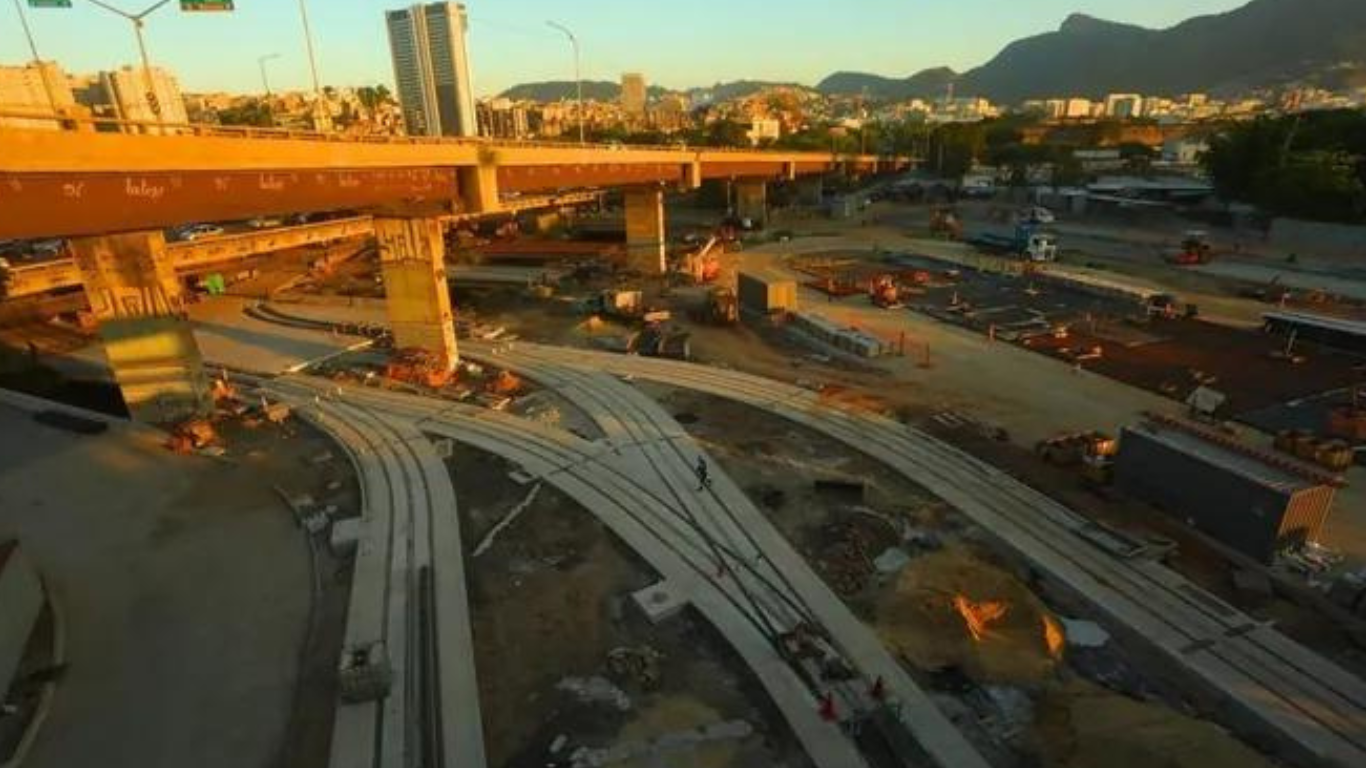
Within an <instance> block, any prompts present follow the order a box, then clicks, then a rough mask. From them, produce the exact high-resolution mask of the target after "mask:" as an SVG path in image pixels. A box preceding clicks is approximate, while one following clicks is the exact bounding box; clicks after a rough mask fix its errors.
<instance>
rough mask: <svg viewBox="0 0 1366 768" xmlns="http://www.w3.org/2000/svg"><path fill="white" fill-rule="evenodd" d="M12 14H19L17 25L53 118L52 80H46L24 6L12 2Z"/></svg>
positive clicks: (56, 112)
mask: <svg viewBox="0 0 1366 768" xmlns="http://www.w3.org/2000/svg"><path fill="white" fill-rule="evenodd" d="M14 12H15V13H17V14H19V24H20V25H21V26H22V27H23V28H24V37H26V38H28V49H29V51H31V52H32V53H33V65H34V66H36V67H37V68H38V76H39V77H41V78H42V79H43V91H44V92H46V93H47V104H48V106H49V107H51V108H52V114H53V116H54V117H55V116H59V112H58V111H57V96H56V94H55V93H54V92H53V90H52V80H51V79H49V78H48V76H47V67H44V66H43V59H42V57H41V56H39V55H38V44H37V43H35V42H33V30H31V29H29V27H28V16H27V15H26V14H25V13H24V4H23V3H22V2H21V0H14Z"/></svg>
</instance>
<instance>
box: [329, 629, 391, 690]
mask: <svg viewBox="0 0 1366 768" xmlns="http://www.w3.org/2000/svg"><path fill="white" fill-rule="evenodd" d="M393 681H394V671H393V668H392V667H391V666H390V664H389V656H388V653H387V652H386V651H385V648H384V643H380V642H377V643H372V644H369V645H362V646H357V647H353V648H349V649H347V650H346V651H345V652H344V653H342V660H341V666H340V669H339V670H338V673H337V686H338V688H339V690H340V695H341V700H342V701H344V702H347V703H351V704H358V703H361V702H366V701H375V700H376V699H381V698H384V697H385V696H387V695H388V694H389V689H390V688H391V687H392V686H393Z"/></svg>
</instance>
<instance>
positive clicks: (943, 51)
mask: <svg viewBox="0 0 1366 768" xmlns="http://www.w3.org/2000/svg"><path fill="white" fill-rule="evenodd" d="M1243 4H1244V0H1159V1H1158V2H1151V3H1146V4H1144V6H1143V7H1142V8H1134V7H1132V4H1129V3H1121V2H1119V0H1040V2H1035V3H1031V4H1030V5H1031V7H1030V8H1029V9H1005V10H1002V9H1000V8H999V7H993V6H994V4H993V3H990V2H988V1H987V0H964V1H963V2H960V3H956V4H954V6H953V7H919V8H917V7H910V6H909V5H908V4H906V3H900V2H895V1H894V0H864V1H863V2H859V3H857V4H856V5H854V6H853V7H850V6H841V7H840V8H837V9H836V8H832V7H829V6H826V5H818V4H816V3H806V2H802V3H791V4H788V5H787V6H785V7H784V9H783V14H784V15H783V23H782V24H775V23H772V21H773V19H772V8H771V6H769V5H767V4H763V3H759V2H743V3H738V4H737V3H722V2H719V1H715V0H702V2H700V3H698V4H695V5H694V6H692V7H691V8H690V9H689V12H688V14H687V15H686V16H681V17H680V18H678V19H676V20H671V21H670V23H669V24H667V25H662V24H659V22H658V13H657V10H656V9H652V8H649V7H640V6H639V4H635V3H626V2H619V1H617V0H610V1H609V2H604V3H599V4H596V5H595V6H594V7H583V6H574V7H568V8H566V7H562V4H557V3H554V2H551V1H550V0H513V1H511V2H502V3H496V4H495V3H492V2H488V1H487V0H482V1H476V2H469V3H466V5H467V6H468V8H469V16H470V42H469V47H470V57H471V60H472V64H471V68H472V71H473V81H474V92H475V94H476V95H477V96H480V97H483V96H491V95H495V94H497V93H499V92H501V91H503V90H505V89H506V88H508V87H511V86H512V85H515V84H518V83H521V82H529V81H538V80H554V79H559V80H568V79H571V78H572V76H573V75H572V60H571V56H570V52H569V50H568V46H567V44H566V43H565V41H564V39H563V37H562V35H560V34H559V33H557V32H555V31H554V30H552V29H550V28H549V27H547V26H546V25H545V24H544V22H545V20H547V19H555V20H557V21H560V22H563V23H564V24H566V25H568V26H570V27H571V28H573V29H574V31H575V33H576V34H577V35H578V36H579V38H580V40H581V41H582V43H583V77H584V79H586V80H610V81H617V80H619V78H620V76H621V74H622V73H624V72H643V73H644V74H645V75H646V77H647V79H648V80H649V81H650V82H651V83H654V84H659V85H662V86H664V87H666V88H687V87H694V86H705V85H709V84H711V83H713V82H718V81H724V80H734V79H749V78H753V79H766V80H780V81H793V82H799V83H805V84H814V83H815V82H816V81H818V80H819V79H820V78H822V77H824V76H825V75H827V74H830V73H831V72H833V71H836V70H860V71H868V72H874V73H878V74H882V75H887V76H905V75H909V74H911V73H913V72H915V71H918V70H920V69H923V68H925V67H931V66H940V65H944V66H951V67H954V68H956V69H960V70H961V69H967V68H970V67H972V66H976V65H978V64H981V63H984V62H985V61H987V60H988V59H990V58H991V57H992V56H994V55H995V53H996V52H997V51H998V50H999V49H1000V48H1001V47H1002V46H1004V45H1006V44H1008V43H1009V42H1010V41H1012V40H1014V39H1017V38H1019V37H1024V36H1028V35H1032V34H1038V33H1041V32H1045V31H1049V30H1052V29H1055V28H1056V27H1057V25H1058V24H1059V23H1061V21H1062V20H1063V19H1064V18H1065V17H1066V16H1067V14H1069V13H1072V12H1083V13H1089V14H1093V15H1096V16H1101V17H1104V18H1108V19H1111V20H1116V21H1124V22H1130V23H1136V24H1142V25H1145V26H1154V27H1166V26H1171V25H1172V24H1175V23H1179V22H1180V21H1182V20H1184V19H1186V18H1188V17H1190V16H1195V15H1200V14H1204V13H1218V12H1224V11H1228V10H1231V9H1233V8H1236V7H1238V6H1240V5H1243ZM75 5H76V7H75V8H72V9H69V10H46V11H45V10H29V11H28V12H27V13H28V18H29V23H30V25H31V26H32V28H33V31H34V36H35V38H36V40H37V44H38V46H39V51H40V53H41V55H42V57H43V58H44V59H48V60H56V61H58V62H59V63H61V64H62V66H63V67H64V68H65V69H67V70H68V71H71V72H86V71H98V70H101V69H114V68H117V67H119V66H122V65H125V64H131V63H134V62H135V61H136V58H137V50H136V46H135V43H134V39H133V35H132V34H131V30H130V29H129V28H128V25H127V23H126V22H124V21H122V20H120V19H118V18H116V17H114V16H113V15H112V14H110V13H108V12H106V11H102V10H100V9H98V8H95V7H93V6H92V5H90V4H89V3H84V2H81V1H80V0H77V2H76V4H75ZM403 7H406V4H404V3H401V2H393V1H392V0H359V1H358V2H355V3H348V4H322V3H317V2H314V3H313V4H312V5H310V7H309V13H310V21H311V23H312V27H313V32H314V40H315V44H316V47H317V50H318V64H319V69H320V76H321V78H322V81H323V82H324V83H325V84H330V85H336V86H348V85H363V84H374V83H385V84H388V85H390V86H391V87H392V86H393V85H394V83H393V68H392V66H391V64H390V57H389V48H388V43H387V39H386V31H385V23H384V11H387V10H394V9H398V8H403ZM128 8H129V9H132V6H128ZM13 13H14V11H13V9H12V8H8V9H6V11H0V14H7V15H8V16H10V17H12V16H13ZM859 19H863V20H865V21H867V23H866V24H864V25H862V26H861V27H859V32H860V34H859V35H844V36H840V38H839V40H838V41H837V44H833V45H832V46H831V47H830V50H829V51H828V52H826V53H825V54H823V55H812V50H811V45H810V43H809V40H810V39H811V38H812V37H813V36H814V38H815V39H818V40H819V39H823V38H824V37H825V36H828V35H829V33H830V30H832V29H838V28H840V25H842V24H851V23H857V22H858V20H859ZM987 19H990V21H991V24H990V25H989V26H988V25H985V24H983V23H982V22H983V21H985V20H987ZM13 21H14V22H15V23H6V24H0V63H4V64H20V63H23V62H25V61H27V60H28V59H29V58H30V56H29V53H28V49H27V44H26V43H25V42H24V40H23V35H22V32H21V30H20V27H19V24H18V23H17V19H13ZM73 29H79V30H80V34H78V35H77V34H71V30H73ZM969 30H970V32H971V34H969ZM145 34H146V37H147V45H148V49H149V54H150V56H151V59H152V61H153V62H154V63H155V64H157V65H159V66H163V67H166V68H167V69H169V70H172V71H175V72H176V73H177V74H178V75H179V76H180V78H181V80H182V82H183V83H184V87H185V90H187V91H191V92H205V91H231V92H255V91H259V90H260V89H261V86H260V75H259V72H258V68H257V66H256V61H255V59H256V57H257V56H260V55H266V54H272V53H278V54H280V56H279V58H278V60H276V61H274V62H273V63H272V64H271V80H272V85H273V86H274V87H276V88H278V89H281V90H293V89H306V88H308V87H309V80H308V64H307V59H306V57H305V55H304V52H303V36H302V35H303V33H302V29H301V27H300V24H299V19H298V10H297V7H296V6H295V5H294V4H293V3H276V4H271V5H270V6H265V5H257V4H248V3H238V8H237V10H236V11H235V12H233V13H230V14H216V13H215V14H184V13H179V12H177V11H175V10H174V8H168V9H165V10H162V11H158V12H157V13H156V14H154V15H153V16H152V17H150V18H149V20H148V22H147V26H146V29H145ZM697 40H706V41H707V43H708V45H707V55H706V56H703V57H700V60H699V57H698V56H697V53H698V50H699V49H698V47H697V45H696V41H697ZM803 41H808V42H806V43H805V44H803ZM754 42H759V43H761V44H763V45H765V46H766V48H765V50H764V51H762V52H761V53H759V54H756V53H755V52H754V51H753V50H752V49H749V48H748V46H747V45H745V44H747V43H754ZM727 43H733V45H729V46H727V45H726V44H727ZM237 59H240V62H239V63H240V66H233V65H232V64H231V63H230V62H232V61H235V60H237Z"/></svg>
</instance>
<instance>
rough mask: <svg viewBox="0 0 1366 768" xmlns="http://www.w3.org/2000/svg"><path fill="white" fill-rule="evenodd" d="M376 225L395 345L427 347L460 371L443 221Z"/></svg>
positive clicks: (399, 220)
mask: <svg viewBox="0 0 1366 768" xmlns="http://www.w3.org/2000/svg"><path fill="white" fill-rule="evenodd" d="M374 221H375V240H376V242H377V243H378V245H379V261H380V269H381V270H382V271H383V274H384V305H385V309H386V311H387V312H388V315H389V327H390V328H391V329H393V333H394V346H395V347H397V348H399V349H404V348H407V347H418V348H420V349H425V350H427V351H428V352H431V353H433V354H434V355H436V356H437V357H438V359H440V360H441V361H442V364H443V365H444V366H445V367H446V368H447V370H451V369H454V368H455V364H456V362H457V361H458V360H459V355H458V351H457V350H456V346H455V315H454V313H453V312H452V310H451V292H450V286H449V285H447V283H446V245H445V241H444V239H443V238H442V227H441V220H440V219H437V218H419V219H406V218H388V217H385V218H379V217H376V218H375V220H374Z"/></svg>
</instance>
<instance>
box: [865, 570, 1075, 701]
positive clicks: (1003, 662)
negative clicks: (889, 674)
mask: <svg viewBox="0 0 1366 768" xmlns="http://www.w3.org/2000/svg"><path fill="white" fill-rule="evenodd" d="M960 605H961V606H962V610H965V611H969V612H973V613H975V614H980V615H981V616H982V617H983V618H982V619H981V621H982V628H981V629H980V630H977V631H979V632H980V633H981V637H974V636H973V629H972V628H971V627H970V626H969V623H968V617H966V616H965V615H964V614H962V613H960V609H959V607H958V606H960ZM878 608H879V610H878V631H879V632H880V634H881V635H882V638H883V641H884V642H886V643H887V645H888V647H890V648H893V649H895V650H896V651H897V652H898V653H900V654H902V655H903V656H904V657H905V658H907V659H908V660H910V661H911V662H912V663H913V664H915V665H916V666H917V667H919V668H921V669H926V670H932V671H940V670H944V669H948V668H957V669H961V670H962V671H963V673H964V674H966V675H967V676H968V677H969V678H971V679H972V680H974V681H976V682H978V683H980V684H984V685H985V684H1008V685H1022V686H1034V685H1038V684H1041V683H1043V682H1044V681H1046V680H1048V679H1049V678H1051V677H1052V676H1053V675H1054V673H1055V672H1056V670H1057V668H1058V665H1059V662H1060V661H1061V658H1062V644H1061V638H1059V639H1058V640H1057V641H1056V642H1055V645H1054V646H1053V647H1050V646H1049V643H1048V641H1047V635H1048V632H1049V631H1050V630H1051V631H1053V632H1054V633H1055V634H1054V637H1055V638H1056V637H1057V635H1056V632H1057V631H1058V624H1057V623H1056V618H1055V617H1054V616H1053V615H1052V613H1051V612H1050V611H1049V610H1048V608H1047V607H1046V606H1045V605H1044V604H1043V601H1042V600H1040V599H1039V598H1038V597H1037V596H1036V595H1034V593H1032V592H1030V591H1029V588H1028V587H1027V586H1026V585H1025V584H1024V583H1023V582H1021V581H1020V580H1018V579H1017V578H1015V576H1014V575H1013V574H1011V573H1009V572H1008V571H1006V570H1004V569H1002V568H999V567H997V566H995V565H992V564H991V563H990V562H988V561H987V560H986V559H985V558H983V557H982V556H981V555H980V554H977V553H974V552H973V551H972V550H971V549H970V548H968V547H963V546H948V547H945V548H944V549H942V550H939V551H938V552H930V553H927V554H924V555H921V556H920V557H916V558H914V559H913V560H911V562H910V564H909V565H907V566H906V568H905V570H903V571H902V572H901V575H900V576H899V577H898V579H897V581H896V583H895V585H894V586H893V589H892V590H891V591H890V593H889V594H887V595H886V596H884V597H883V599H882V601H881V604H880V605H879V606H878ZM998 614H999V615H998Z"/></svg>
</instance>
